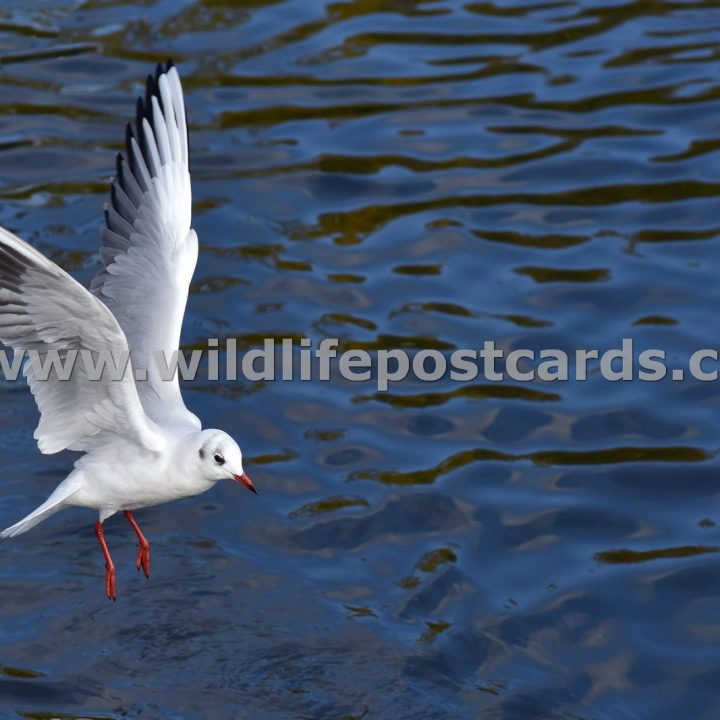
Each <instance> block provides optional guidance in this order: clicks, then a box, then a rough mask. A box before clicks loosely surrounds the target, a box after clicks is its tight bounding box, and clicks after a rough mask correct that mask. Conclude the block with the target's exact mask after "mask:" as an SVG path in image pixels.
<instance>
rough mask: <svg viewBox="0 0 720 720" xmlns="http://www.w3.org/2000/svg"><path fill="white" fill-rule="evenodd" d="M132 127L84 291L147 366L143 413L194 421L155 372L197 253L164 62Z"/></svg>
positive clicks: (173, 86) (179, 115)
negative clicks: (97, 267)
mask: <svg viewBox="0 0 720 720" xmlns="http://www.w3.org/2000/svg"><path fill="white" fill-rule="evenodd" d="M136 129H137V137H136V135H135V134H134V133H133V131H132V128H131V127H130V125H128V126H127V143H126V157H123V156H122V155H121V154H118V158H117V176H116V177H115V179H114V180H113V181H112V184H111V188H110V189H111V202H110V203H109V204H108V205H107V206H106V213H105V217H106V227H105V228H103V244H102V247H101V248H100V257H101V260H102V263H103V266H104V267H103V269H102V270H101V271H100V272H99V273H98V275H97V276H96V277H95V279H94V280H93V283H92V285H91V288H90V290H91V292H93V293H94V294H95V295H97V296H98V297H99V298H100V299H101V300H102V301H103V302H104V303H105V304H106V305H107V307H108V308H110V310H111V311H112V313H113V314H114V315H115V317H116V318H117V321H118V322H119V323H120V326H121V327H122V329H123V331H124V332H125V336H126V337H127V341H128V345H129V347H130V351H131V353H132V361H133V366H134V367H135V368H136V369H141V370H143V371H145V372H146V373H147V381H146V382H138V383H137V388H138V393H139V395H140V400H141V402H142V406H143V408H144V409H145V412H146V413H147V414H148V415H149V416H150V417H151V418H153V420H155V421H156V422H159V423H164V424H184V425H191V426H192V427H193V428H200V421H199V420H198V418H197V417H196V416H195V415H193V414H192V413H191V412H190V411H189V410H188V409H187V408H186V407H185V404H184V402H183V400H182V395H181V394H180V386H179V383H178V380H177V377H176V378H175V379H174V380H173V381H167V380H162V379H161V376H160V373H159V371H158V365H157V362H158V358H157V355H156V354H157V353H160V352H161V353H163V355H164V358H165V361H166V362H169V361H170V359H171V358H172V355H173V353H174V352H176V351H177V350H178V347H179V343H180V330H181V327H182V320H183V315H184V314H185V305H186V303H187V294H188V287H189V285H190V280H191V278H192V275H193V272H194V270H195V264H196V262H197V254H198V241H197V236H196V235H195V231H194V230H192V229H191V228H190V220H191V205H192V196H191V190H190V173H189V169H188V145H187V127H186V124H185V108H184V104H183V94H182V87H181V85H180V77H179V76H178V73H177V70H176V69H175V67H173V66H172V65H171V64H170V63H168V65H167V67H166V68H164V69H163V68H162V66H158V70H157V72H156V75H155V78H153V77H152V76H148V85H147V92H146V96H145V102H144V103H143V101H142V99H138V112H137V124H136Z"/></svg>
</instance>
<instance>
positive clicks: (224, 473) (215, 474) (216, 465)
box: [197, 430, 257, 495]
mask: <svg viewBox="0 0 720 720" xmlns="http://www.w3.org/2000/svg"><path fill="white" fill-rule="evenodd" d="M197 460H198V462H199V463H200V472H201V473H202V475H203V477H205V478H206V479H207V480H210V481H215V482H216V481H218V480H235V481H236V482H239V483H240V484H241V485H244V486H245V487H246V488H247V489H248V490H251V491H252V492H254V493H255V494H256V495H257V490H256V489H255V486H254V485H253V484H252V480H250V478H249V477H248V476H247V475H246V474H245V471H244V470H243V465H242V452H241V450H240V448H239V447H238V444H237V443H236V442H235V441H234V440H233V439H232V438H231V437H230V436H229V435H228V434H227V433H225V432H223V431H222V430H203V431H202V432H201V433H198V448H197Z"/></svg>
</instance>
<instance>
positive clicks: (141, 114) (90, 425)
mask: <svg viewBox="0 0 720 720" xmlns="http://www.w3.org/2000/svg"><path fill="white" fill-rule="evenodd" d="M110 190H111V199H110V203H109V204H108V205H107V207H106V212H105V218H106V226H105V227H104V228H103V233H102V247H101V248H100V257H101V261H102V265H103V267H102V269H101V270H100V272H99V273H98V275H97V276H96V277H95V279H94V280H93V282H92V285H91V288H90V291H88V290H86V289H85V288H84V287H82V285H80V284H79V283H78V282H76V281H75V280H74V279H73V278H72V277H70V275H68V274H67V273H66V272H65V271H64V270H62V269H61V268H59V267H58V266H57V265H56V264H55V263H53V262H52V261H50V260H48V258H46V257H45V256H44V255H42V254H41V253H40V252H38V251H37V250H35V249H34V248H33V247H32V246H31V245H29V244H27V243H26V242H24V241H23V240H21V239H20V238H18V237H16V236H15V235H13V234H12V233H11V232H9V231H7V230H5V229H4V228H0V341H1V342H3V343H4V344H5V345H8V346H10V347H12V348H13V349H14V350H16V351H22V350H24V351H31V350H32V351H35V352H37V353H38V354H39V356H41V357H47V354H48V353H49V352H51V351H52V352H57V353H58V354H59V356H60V357H63V358H65V357H67V355H68V354H69V353H73V352H81V351H84V352H85V353H88V352H89V353H92V355H93V357H95V356H99V355H100V354H101V353H108V352H109V353H111V354H112V356H113V357H116V358H122V357H126V355H127V353H128V351H129V352H130V356H131V364H129V365H128V370H129V371H128V372H127V373H126V374H125V376H124V377H123V379H122V380H120V381H118V380H113V379H111V377H109V373H108V372H106V373H104V375H103V377H102V378H101V379H100V380H94V379H90V377H89V375H88V373H87V370H86V368H85V367H84V365H83V363H82V362H76V363H75V365H74V369H73V373H72V376H71V378H70V379H69V380H67V381H63V380H60V379H58V378H57V376H54V375H51V376H50V378H49V379H47V380H44V379H40V378H38V377H35V373H34V370H33V367H32V364H27V363H26V365H25V368H24V372H25V375H26V378H27V381H28V383H29V385H30V389H31V391H32V393H33V395H34V397H35V401H36V402H37V405H38V408H39V409H40V415H41V418H40V423H39V425H38V427H37V430H36V431H35V438H36V440H37V442H38V447H39V448H40V450H41V452H43V453H56V452H59V451H60V450H64V449H69V450H79V451H82V452H84V455H83V456H82V457H81V458H80V459H79V460H78V461H77V462H76V463H75V466H74V470H73V471H72V472H71V473H70V475H68V477H67V478H65V480H63V481H62V482H61V483H60V484H59V485H58V487H57V488H56V489H55V491H54V492H53V493H52V494H51V495H50V497H49V498H48V499H47V500H46V501H45V502H44V503H43V504H42V505H40V507H38V508H37V509H36V510H33V512H31V513H30V514H29V515H28V516H27V517H25V518H23V519H22V520H20V521H19V522H17V523H16V524H15V525H12V526H11V527H9V528H7V529H6V530H4V531H3V532H2V533H0V537H4V538H6V537H13V536H14V535H19V534H20V533H23V532H25V531H26V530H29V529H30V528H31V527H33V526H35V525H37V524H38V523H39V522H42V521H43V520H45V519H46V518H48V517H49V516H50V515H52V514H54V513H56V512H57V511H58V510H61V509H62V508H64V507H68V506H79V507H84V508H91V509H93V510H96V511H97V512H98V513H99V517H98V521H97V523H96V525H95V533H96V535H97V537H98V540H99V542H100V546H101V548H102V551H103V555H104V557H105V569H106V572H105V590H106V592H107V595H108V597H110V598H112V599H113V600H114V599H115V596H116V591H115V567H114V565H113V562H112V559H111V557H110V553H109V551H108V548H107V544H106V542H105V535H104V532H103V522H104V521H105V520H107V519H108V518H109V517H110V516H111V515H114V514H115V513H117V512H123V513H124V515H125V517H126V518H127V520H128V521H129V522H130V524H131V525H132V527H133V529H134V531H135V533H136V534H137V537H138V541H139V551H138V554H137V567H138V569H140V568H141V567H142V569H143V570H144V572H145V575H146V576H148V575H149V572H150V545H149V544H148V542H147V540H146V539H145V537H144V536H143V534H142V532H141V531H140V528H139V527H138V524H137V522H136V521H135V518H134V517H133V515H132V511H134V510H136V509H138V508H143V507H148V506H151V505H157V504H160V503H164V502H168V501H170V500H177V499H179V498H183V497H188V496H191V495H198V494H199V493H202V492H204V491H205V490H208V489H209V488H211V487H212V486H213V485H214V484H215V483H216V482H217V481H218V480H223V479H233V480H236V481H238V482H240V483H242V484H243V485H245V487H247V488H248V489H250V490H252V491H253V492H255V488H254V487H253V484H252V482H251V480H250V478H249V477H248V476H247V475H246V474H245V472H244V470H243V466H242V453H241V452H240V448H239V447H238V445H237V443H236V442H235V441H234V440H233V439H232V438H231V437H230V436H229V435H227V434H226V433H224V432H223V431H222V430H203V429H202V427H201V424H200V421H199V420H198V418H197V417H196V416H195V415H193V413H191V412H190V411H189V410H188V409H187V408H186V407H185V403H184V402H183V399H182V396H181V394H180V386H179V384H178V379H177V376H175V377H174V379H173V380H172V381H168V380H163V379H162V378H161V375H160V372H159V369H158V366H157V357H156V356H155V353H158V352H162V353H163V354H164V356H165V358H170V357H171V356H172V354H173V352H174V351H177V349H178V346H179V342H180V329H181V325H182V319H183V315H184V312H185V304H186V302H187V294H188V286H189V284H190V279H191V278H192V274H193V271H194V269H195V264H196V262H197V255H198V240H197V235H196V234H195V231H194V230H193V229H192V228H191V227H190V220H191V218H190V216H191V191H190V174H189V170H188V144H187V127H186V122H185V108H184V104H183V94H182V87H181V85H180V77H179V76H178V72H177V69H176V68H175V67H174V66H173V64H172V62H170V61H168V63H167V64H166V65H165V66H164V67H163V66H161V65H158V68H157V71H156V73H155V76H154V77H153V76H148V82H147V90H146V95H145V99H144V101H143V99H142V98H139V99H138V103H137V122H136V130H135V132H133V129H132V127H131V126H130V124H128V126H127V134H126V149H125V156H123V155H122V154H120V153H118V156H117V173H116V177H115V178H114V179H113V181H112V183H111V186H110ZM141 374H143V375H145V376H146V377H147V380H146V381H142V382H137V383H136V381H135V379H134V378H135V377H136V376H137V377H140V376H141Z"/></svg>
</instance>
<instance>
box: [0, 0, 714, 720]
mask: <svg viewBox="0 0 720 720" xmlns="http://www.w3.org/2000/svg"><path fill="white" fill-rule="evenodd" d="M31 8H32V5H31V4H29V3H28V4H21V3H16V2H13V3H10V2H3V3H0V88H1V92H2V100H3V102H2V105H1V106H0V223H2V224H3V225H5V226H7V227H9V228H11V229H12V230H14V231H16V232H18V233H19V234H21V235H22V236H23V237H25V238H26V239H28V240H29V241H30V242H32V243H33V244H34V245H35V246H36V247H38V248H40V249H41V250H42V251H43V252H45V253H47V254H48V255H49V256H50V257H52V258H53V259H54V260H56V261H57V262H59V263H60V264H61V265H62V266H63V267H65V268H66V269H68V270H69V271H71V272H72V273H73V274H74V275H75V277H77V278H78V279H79V280H81V281H82V282H85V283H88V282H89V281H90V279H91V277H92V276H93V274H94V272H95V268H96V259H97V258H96V251H97V247H98V227H99V222H100V218H101V214H102V206H103V203H104V202H105V200H106V196H107V181H108V178H109V177H110V175H111V174H112V172H113V164H114V163H113V156H114V152H115V151H117V150H118V149H120V148H121V143H122V139H123V124H124V122H125V121H126V120H127V119H129V118H130V117H131V116H132V114H133V109H134V98H135V96H136V95H137V94H138V93H139V92H141V90H142V81H143V78H144V76H145V75H146V74H147V72H149V71H150V70H151V69H152V67H153V65H154V63H155V62H158V61H162V60H165V58H166V57H168V56H171V57H173V58H174V59H175V61H176V63H177V64H178V67H179V68H180V71H181V74H182V76H183V80H184V84H185V90H186V101H187V106H188V116H189V120H190V135H191V145H192V147H191V152H192V172H193V183H194V184H193V188H194V225H195V227H196V229H197V231H198V235H199V237H200V241H201V255H200V259H199V263H198V269H197V273H196V276H195V280H194V283H193V286H192V293H191V297H190V300H189V304H188V312H187V316H186V323H185V329H184V335H183V343H184V345H185V346H186V347H188V348H189V347H196V346H198V345H202V344H203V343H204V342H205V340H206V339H207V338H208V337H220V338H223V339H225V338H236V339H237V341H238V346H239V348H240V349H241V350H243V349H247V348H250V347H256V346H258V343H259V342H260V339H261V338H264V337H298V338H299V337H302V336H306V337H310V338H312V339H313V340H314V341H315V342H318V341H319V340H321V339H322V338H325V337H337V338H340V339H341V340H342V342H343V344H344V346H346V347H358V348H367V349H370V350H376V349H379V348H392V347H408V348H416V349H421V348H439V349H443V350H447V351H449V350H452V349H454V348H465V347H481V345H482V342H483V341H484V340H487V339H494V340H495V341H496V343H497V344H498V346H500V347H503V348H505V349H511V348H531V349H536V350H539V349H541V348H545V347H552V348H563V349H567V350H572V349H574V348H576V347H596V348H599V349H601V350H604V349H608V348H612V347H619V344H620V341H621V339H622V338H623V337H632V338H633V339H634V340H635V342H636V344H637V346H638V347H639V348H652V347H664V348H666V349H667V350H668V357H669V359H670V360H671V361H672V362H674V363H677V364H679V365H681V364H683V363H684V362H685V361H686V359H687V357H688V355H689V354H690V353H691V352H692V351H693V350H695V349H697V348H699V347H706V346H710V347H712V346H716V345H717V344H718V343H717V340H716V338H717V337H718V336H719V335H720V333H719V331H720V321H718V319H717V306H718V299H719V297H720V295H719V294H718V293H719V292H720V291H718V283H717V277H718V272H719V268H720V221H719V220H718V217H720V198H718V191H719V190H720V185H719V179H720V174H719V172H718V167H719V165H720V155H719V154H718V150H720V134H719V133H718V127H720V104H719V102H718V98H720V84H718V79H717V78H718V77H720V58H719V56H718V47H719V44H718V43H719V41H720V9H718V7H717V4H716V3H713V2H707V1H703V0H687V1H684V2H674V1H670V0H668V1H664V2H641V1H640V0H636V1H635V2H592V1H590V0H584V1H582V2H580V1H574V0H558V1H555V0H550V1H547V2H546V1H543V0H539V1H537V2H523V3H518V2H497V3H493V2H462V1H455V0H446V1H437V2H427V1H422V0H417V1H413V0H402V1H400V0H351V1H349V2H332V3H329V4H325V3H322V2H316V1H315V0H288V1H286V2H271V1H262V0H257V1H256V2H245V3H222V2H210V1H209V0H208V1H205V2H202V1H200V0H198V1H195V2H192V1H186V2H174V1H170V0H164V1H158V2H152V1H151V2H145V3H142V4H138V5H133V4H130V3H126V2H85V3H83V2H78V1H75V2H72V1H70V0H68V1H67V2H63V1H60V0H58V1H56V2H48V3H43V4H42V8H41V9H38V10H33V9H31ZM185 393H186V398H187V403H188V405H189V406H190V407H191V408H192V409H193V410H194V411H195V412H196V413H197V414H198V415H199V416H200V417H201V419H202V420H203V423H204V424H205V425H206V426H211V427H212V426H217V427H221V428H225V429H227V430H230V431H232V433H233V434H234V435H235V436H236V437H237V439H238V440H239V441H240V443H241V445H242V447H243V449H244V451H245V454H246V455H247V456H248V463H247V469H248V472H249V473H250V474H251V475H252V477H253V479H254V480H255V482H256V485H257V486H258V488H259V490H260V496H259V497H258V498H255V497H252V496H250V495H249V494H248V493H245V492H243V491H242V490H241V489H240V488H238V487H236V486H230V485H229V484H228V485H222V486H217V487H216V488H215V489H214V490H212V491H211V492H210V493H208V494H207V495H205V496H202V497H201V498H196V499H192V500H188V501H184V502H179V503H175V504H173V505H168V506H164V507H158V508H154V509H150V510H146V511H143V512H141V513H138V519H139V521H140V523H141V525H142V527H143V528H144V530H145V532H146V534H147V536H148V538H149V539H150V540H151V542H152V544H153V573H152V576H151V579H150V580H149V581H145V579H144V578H143V577H142V576H139V575H138V574H137V573H136V572H135V569H134V565H133V560H134V553H135V549H134V546H133V540H134V536H133V534H132V532H131V530H130V528H129V527H128V526H127V524H126V523H125V522H124V521H122V519H121V518H120V519H118V518H114V519H112V520H110V521H109V522H108V523H107V530H106V532H107V536H108V542H109V544H110V546H111V549H112V551H113V554H114V558H115V561H116V565H117V567H118V592H119V598H118V601H117V603H115V604H113V603H110V602H108V601H107V599H106V598H105V597H104V595H103V580H102V575H103V567H102V558H101V555H100V552H99V549H98V547H97V542H96V540H95V537H94V535H93V532H92V524H93V523H94V521H95V517H94V516H93V515H92V514H91V513H88V512H83V511H81V510H71V511H66V512H65V513H63V514H62V515H58V516H55V517H54V518H52V519H51V520H49V521H48V522H46V523H44V524H43V525H41V526H39V527H38V528H36V529H35V530H33V531H32V532H31V533H29V534H27V535H24V536H22V537H21V538H17V539H15V540H13V541H12V542H6V543H4V544H3V545H2V547H1V548H0V597H2V602H0V637H1V638H2V643H1V644H0V714H1V715H2V717H3V718H5V717H7V718H51V717H60V718H81V717H82V718H88V717H89V718H102V719H104V720H107V719H109V718H140V717H143V718H168V719H169V718H193V719H194V718H198V719H200V718H219V719H225V718H230V717H232V718H296V719H298V720H299V719H301V718H302V719H303V720H310V719H311V720H340V719H341V718H342V719H344V720H349V719H350V718H353V719H358V718H367V719H368V720H369V719H370V718H373V719H374V718H383V719H384V718H388V719H390V718H392V719H400V718H408V719H409V718H423V719H429V718H434V719H437V720H451V719H453V720H454V719H460V718H477V717H489V718H507V719H513V720H515V719H518V720H520V719H523V720H524V719H528V720H533V719H536V718H543V719H546V718H576V719H577V718H581V719H582V720H591V719H592V720H598V719H608V720H619V719H621V718H677V717H688V718H708V719H710V718H716V717H718V714H719V713H720V694H719V693H718V675H717V668H718V662H719V661H720V650H718V638H719V637H720V612H719V611H718V608H719V607H720V603H719V600H720V597H719V596H720V564H719V558H718V554H717V551H718V548H719V547H720V537H719V536H718V531H717V528H716V526H715V523H716V522H717V521H718V520H719V519H720V513H719V512H718V506H717V488H718V461H717V459H716V457H715V451H716V448H717V447H718V437H719V435H718V432H719V431H718V421H717V418H718V413H719V412H720V407H719V406H720V397H719V392H718V387H717V384H716V383H699V382H692V381H685V382H671V381H663V382H659V383H639V382H630V383H623V382H618V383H609V382H605V381H604V380H603V379H602V378H601V377H600V376H599V374H597V373H591V375H590V377H589V379H588V380H587V381H586V382H575V383H558V384H548V383H540V382H538V383H532V384H519V383H513V382H510V381H508V382H506V383H503V384H493V383H490V382H486V381H484V380H478V381H476V382H474V383H471V384H469V385H468V384H464V385H461V384H458V383H454V382H452V381H450V380H449V379H448V380H444V381H439V382H436V383H433V384H432V385H428V384H423V383H419V382H414V381H411V380H408V381H406V382H403V383H401V384H399V385H397V386H395V387H392V388H391V390H390V392H388V393H385V394H378V393H376V391H375V388H374V386H373V384H372V383H367V384H363V383H351V382H347V381H343V380H341V379H339V378H338V379H335V381H333V382H332V383H327V382H309V383H301V382H293V383H282V382H274V383H273V382H267V383H250V382H226V383H222V382H221V383H213V382H206V381H201V382H196V383H192V384H188V385H186V388H185ZM0 395H1V397H0V430H1V432H0V466H1V467H2V470H3V473H2V474H3V487H2V494H1V497H0V526H2V527H5V526H7V525H10V524H11V523H13V522H15V521H16V520H17V519H19V518H20V517H22V516H23V515H25V514H26V513H27V512H29V511H30V510H31V509H32V508H34V507H35V506H36V505H38V504H39V503H40V502H42V500H44V498H45V497H46V496H47V494H48V493H49V492H50V491H51V489H52V488H53V487H54V485H55V484H56V483H57V482H59V481H60V480H61V479H62V478H63V477H64V476H65V475H66V474H67V473H68V472H69V470H70V468H71V464H72V461H73V457H72V455H70V454H63V455H59V456H51V457H42V456H41V455H40V454H39V452H38V450H37V448H36V447H35V444H34V441H33V440H32V430H33V428H34V426H35V424H36V421H37V415H36V409H35V406H34V403H33V400H32V397H31V396H30V393H29V392H28V391H27V389H26V388H24V387H23V386H21V385H16V384H8V383H5V384H4V385H2V386H1V387H0ZM178 471H179V472H181V471H182V468H178Z"/></svg>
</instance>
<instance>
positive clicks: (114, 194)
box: [110, 182, 120, 214]
mask: <svg viewBox="0 0 720 720" xmlns="http://www.w3.org/2000/svg"><path fill="white" fill-rule="evenodd" d="M110 206H111V207H112V209H113V210H114V211H115V212H116V213H118V214H119V213H120V211H119V210H118V206H117V191H116V189H115V183H114V182H111V183H110Z"/></svg>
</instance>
